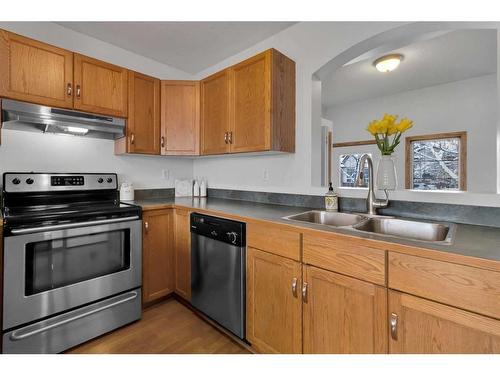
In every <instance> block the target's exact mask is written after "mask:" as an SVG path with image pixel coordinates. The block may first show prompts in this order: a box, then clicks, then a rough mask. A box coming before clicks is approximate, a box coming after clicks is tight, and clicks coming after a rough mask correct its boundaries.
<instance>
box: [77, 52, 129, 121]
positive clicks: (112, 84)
mask: <svg viewBox="0 0 500 375" xmlns="http://www.w3.org/2000/svg"><path fill="white" fill-rule="evenodd" d="M127 82H128V71H127V69H125V68H122V67H119V66H116V65H112V64H108V63H106V62H104V61H101V60H96V59H93V58H90V57H87V56H83V55H80V54H77V53H75V54H74V84H75V101H74V108H75V109H79V110H82V111H88V112H94V113H100V114H104V115H110V116H117V117H127V107H128V106H127V102H128V95H127V94H128V86H127Z"/></svg>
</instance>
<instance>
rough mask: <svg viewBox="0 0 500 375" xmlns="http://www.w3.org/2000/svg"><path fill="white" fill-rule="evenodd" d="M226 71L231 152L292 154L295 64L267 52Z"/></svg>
mask: <svg viewBox="0 0 500 375" xmlns="http://www.w3.org/2000/svg"><path fill="white" fill-rule="evenodd" d="M230 71H231V90H230V93H231V128H230V131H231V134H230V135H231V138H230V146H231V152H253V151H282V152H294V151H295V63H294V62H293V61H292V60H290V59H289V58H288V57H286V56H285V55H283V54H282V53H280V52H278V51H277V50H275V49H270V50H267V51H265V52H263V53H261V54H259V55H257V56H254V57H252V58H250V59H248V60H245V61H243V62H241V63H239V64H237V65H235V66H233V67H231V68H230Z"/></svg>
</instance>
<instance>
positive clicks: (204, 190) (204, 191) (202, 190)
mask: <svg viewBox="0 0 500 375" xmlns="http://www.w3.org/2000/svg"><path fill="white" fill-rule="evenodd" d="M206 196H207V181H206V180H205V179H202V180H201V184H200V197H206Z"/></svg>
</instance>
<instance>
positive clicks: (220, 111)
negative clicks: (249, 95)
mask: <svg viewBox="0 0 500 375" xmlns="http://www.w3.org/2000/svg"><path fill="white" fill-rule="evenodd" d="M200 85H201V87H200V89H201V153H202V154H203V155H208V154H224V153H227V152H229V141H228V137H227V134H228V133H229V130H230V129H229V126H230V125H229V89H230V87H229V70H228V69H226V70H223V71H222V72H219V73H216V74H214V75H212V76H210V77H208V78H206V79H204V80H202V81H201V83H200Z"/></svg>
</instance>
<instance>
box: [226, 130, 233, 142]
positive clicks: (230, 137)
mask: <svg viewBox="0 0 500 375" xmlns="http://www.w3.org/2000/svg"><path fill="white" fill-rule="evenodd" d="M227 141H228V142H229V143H230V144H233V132H229V137H228V139H227Z"/></svg>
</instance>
